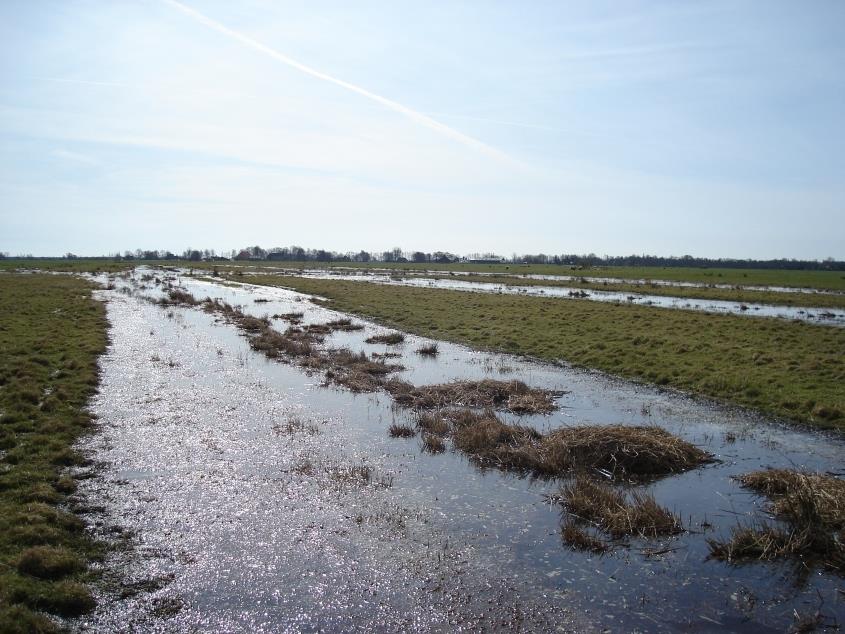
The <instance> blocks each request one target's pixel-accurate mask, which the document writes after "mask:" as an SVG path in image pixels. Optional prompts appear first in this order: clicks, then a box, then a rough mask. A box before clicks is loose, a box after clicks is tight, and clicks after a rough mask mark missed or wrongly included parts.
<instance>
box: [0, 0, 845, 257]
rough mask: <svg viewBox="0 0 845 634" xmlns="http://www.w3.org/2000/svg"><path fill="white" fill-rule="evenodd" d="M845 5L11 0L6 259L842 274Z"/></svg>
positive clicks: (4, 170)
mask: <svg viewBox="0 0 845 634" xmlns="http://www.w3.org/2000/svg"><path fill="white" fill-rule="evenodd" d="M843 32H845V3H842V2H838V1H831V2H822V1H813V2H808V3H795V2H769V1H767V2H743V1H737V0H731V1H729V2H689V3H683V2H620V1H612V2H606V3H604V2H587V3H583V2H582V3H565V2H557V1H555V2H530V3H522V2H520V3H517V2H507V3H506V2H401V1H393V2H328V1H326V2H271V1H269V0H263V1H262V0H247V1H243V2H237V3H234V2H223V1H209V2H205V1H200V0H186V2H185V3H184V4H179V3H176V2H172V1H168V0H135V1H131V2H130V1H128V0H127V1H126V2H119V1H114V2H101V1H94V0H83V1H74V0H58V1H55V2H50V1H37V0H19V1H18V0H6V1H5V2H3V3H0V139H1V140H2V143H0V251H7V252H10V253H12V254H16V253H34V254H40V255H51V254H62V253H64V252H66V251H73V252H75V253H80V254H101V253H108V252H114V251H124V250H126V249H136V248H161V249H171V250H174V251H182V250H183V249H185V248H187V247H194V248H215V249H217V250H218V251H223V250H229V249H232V248H236V247H240V246H245V245H248V244H260V245H262V246H265V247H271V246H285V245H290V244H299V245H303V246H306V247H315V248H327V249H333V250H338V251H346V250H352V249H360V248H364V249H369V250H383V249H386V248H390V247H393V246H401V247H403V248H404V249H421V250H426V251H433V250H450V251H455V252H460V253H467V252H474V251H495V252H499V253H502V254H510V253H512V252H518V253H523V252H532V253H536V252H546V253H570V252H576V253H588V252H595V253H598V254H627V253H657V254H661V255H682V254H686V253H689V254H693V255H701V256H711V257H756V258H768V257H796V258H824V257H828V256H832V257H836V258H838V259H845V158H843V148H845V116H843V115H845V71H844V70H843V69H845V38H843V37H842V33H843Z"/></svg>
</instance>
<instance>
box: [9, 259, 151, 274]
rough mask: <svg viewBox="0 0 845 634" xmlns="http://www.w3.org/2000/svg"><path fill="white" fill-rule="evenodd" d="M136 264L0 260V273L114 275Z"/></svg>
mask: <svg viewBox="0 0 845 634" xmlns="http://www.w3.org/2000/svg"><path fill="white" fill-rule="evenodd" d="M135 265H136V262H130V261H127V262H116V261H114V260H109V259H89V258H79V259H76V260H67V259H65V258H44V259H41V258H39V259H37V260H22V259H17V258H8V259H4V260H0V271H14V270H24V271H34V270H38V271H57V272H65V273H100V272H106V273H114V272H118V271H125V270H126V269H131V268H132V267H133V266H135Z"/></svg>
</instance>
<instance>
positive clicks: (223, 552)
mask: <svg viewBox="0 0 845 634" xmlns="http://www.w3.org/2000/svg"><path fill="white" fill-rule="evenodd" d="M139 274H140V273H139V272H137V273H136V274H135V275H136V276H137V275H139ZM174 282H178V283H180V284H181V286H183V287H184V288H186V289H187V290H189V291H190V292H192V293H193V294H194V295H195V296H196V297H197V298H203V297H206V296H210V297H216V298H221V299H223V300H224V301H228V302H230V303H232V304H234V305H241V306H242V308H243V310H244V312H247V313H250V314H254V315H256V316H263V315H273V314H277V313H286V312H291V311H303V312H304V313H305V319H304V321H305V323H321V322H325V321H328V320H330V319H336V318H338V317H339V316H342V315H341V314H339V313H336V312H334V311H330V310H327V309H325V308H322V307H319V306H317V305H315V304H312V303H311V302H309V300H308V297H307V296H304V295H300V294H298V293H294V292H291V291H287V290H284V289H273V288H266V287H254V286H247V285H235V286H222V285H218V284H214V283H209V282H205V281H200V280H196V279H191V278H187V277H184V278H181V279H177V280H174ZM142 286H149V287H150V288H146V289H144V288H142ZM122 289H124V290H122ZM158 292H159V291H158V290H157V289H155V288H152V283H151V282H148V283H141V282H140V280H139V278H138V277H136V278H134V279H131V280H129V281H127V282H121V281H119V280H118V282H117V288H116V289H115V290H111V291H102V292H101V294H102V297H103V298H104V299H105V300H107V302H108V305H107V306H108V316H109V320H110V323H111V325H112V328H111V331H110V334H111V345H110V347H109V350H108V352H107V354H106V355H104V357H103V358H102V359H101V367H102V384H101V389H100V393H99V395H98V396H97V397H96V398H95V400H94V402H93V411H94V413H95V414H96V415H97V417H98V420H99V429H98V433H97V434H95V435H92V436H91V437H90V438H88V439H87V440H86V441H85V442H84V447H83V448H84V449H85V450H87V451H88V452H89V453H90V455H92V457H94V458H95V459H96V460H97V461H99V462H100V463H101V469H99V470H96V471H95V472H94V477H92V478H90V479H87V480H83V481H82V486H81V487H80V494H79V495H80V497H81V500H83V501H87V502H88V504H89V505H94V506H96V505H101V506H102V508H100V509H97V508H92V509H91V513H90V515H89V519H90V521H91V522H92V524H94V525H95V526H96V527H97V530H98V532H99V533H100V534H101V535H103V536H106V537H108V538H109V539H113V540H116V541H121V539H123V540H125V541H127V542H128V543H129V544H130V545H131V548H129V549H118V550H116V551H115V552H114V554H113V555H111V559H110V561H109V562H107V564H108V565H109V566H110V567H111V568H115V569H117V570H118V571H119V575H118V578H119V579H120V580H121V582H122V584H123V591H122V595H123V596H121V592H117V593H115V592H114V591H113V590H110V589H108V588H107V587H104V588H103V589H102V591H101V597H100V599H101V602H100V606H99V607H98V609H97V611H96V612H95V613H94V614H93V615H91V616H88V617H86V618H85V620H84V621H79V622H78V623H76V624H75V625H76V626H77V627H78V629H83V630H84V629H94V630H99V631H113V630H123V631H125V630H132V631H146V632H171V631H172V632H177V631H178V632H182V631H215V632H218V631H221V632H242V631H251V632H277V631H397V630H398V631H460V630H467V629H471V630H477V629H488V630H491V629H492V630H500V629H501V630H517V631H518V630H521V629H525V630H530V631H554V630H560V631H578V632H582V631H611V632H617V631H619V632H631V631H666V632H679V631H681V632H725V631H729V632H730V631H733V632H782V631H785V630H786V629H788V628H789V627H790V625H791V624H792V622H793V619H794V614H795V613H796V612H797V613H798V614H801V615H805V614H812V613H815V611H816V610H820V611H821V613H822V614H823V615H824V616H825V617H826V618H829V619H836V620H837V621H838V622H839V623H842V622H843V621H845V596H843V594H842V591H841V590H840V588H841V587H842V579H841V577H835V576H831V575H829V574H827V573H823V572H820V571H818V570H811V571H807V572H806V574H803V575H799V576H796V575H795V569H794V565H793V564H789V563H783V564H756V565H746V566H740V567H733V566H729V565H727V564H724V563H722V562H718V561H708V560H707V552H708V550H707V544H706V538H707V537H725V536H726V535H727V534H728V533H729V531H730V529H731V527H733V526H735V525H736V524H737V522H738V521H748V520H750V519H753V518H761V517H763V516H764V515H763V510H762V502H761V501H760V500H758V499H757V498H755V497H754V496H752V495H750V494H749V493H748V492H746V491H744V490H742V489H741V488H739V487H738V486H737V485H736V484H735V483H734V481H733V480H732V479H731V476H734V475H738V474H742V473H746V472H749V471H752V470H755V469H760V468H764V467H789V468H801V469H805V468H806V469H810V470H814V471H828V472H833V473H841V472H842V471H843V469H845V463H844V462H843V456H845V451H843V450H845V442H843V440H842V439H841V438H836V437H832V436H828V435H825V434H822V433H818V432H804V431H799V430H794V429H789V428H785V427H781V426H779V425H776V424H774V423H771V422H767V421H765V420H760V419H758V418H756V417H754V416H751V415H749V414H746V413H743V412H739V411H734V410H728V409H725V408H721V407H716V406H713V405H712V404H710V403H707V402H702V401H696V400H692V399H689V398H686V397H684V396H682V395H679V394H676V393H674V392H670V391H666V390H659V389H656V388H648V387H643V386H637V385H634V384H632V383H629V382H623V381H617V380H613V379H609V378H607V377H605V376H603V375H600V374H595V373H589V372H583V371H576V370H573V369H570V368H568V367H565V366H555V365H551V364H543V363H535V362H533V361H530V360H525V359H520V358H516V357H512V356H507V355H499V354H489V353H482V352H476V351H472V350H470V349H468V348H465V347H462V346H458V345H454V344H450V343H445V342H438V345H439V349H440V354H439V356H438V357H437V358H435V359H429V358H425V357H421V356H420V355H417V354H415V353H414V350H416V349H417V348H418V347H419V346H420V345H421V344H423V343H427V342H428V341H429V340H426V339H422V338H418V337H413V336H407V337H406V341H405V343H404V344H402V345H400V346H384V345H370V344H366V343H364V339H365V338H367V337H369V336H371V335H372V334H375V333H381V332H384V329H383V328H381V327H379V326H376V325H373V324H370V323H368V322H364V321H360V320H356V321H360V323H363V324H365V326H366V328H365V330H364V331H360V332H350V333H343V332H338V333H335V334H333V335H331V336H330V337H329V338H328V339H327V341H326V345H329V346H332V347H342V346H347V347H349V348H351V349H353V350H356V351H357V350H366V351H367V352H372V351H378V352H384V351H387V350H391V351H395V352H397V353H399V354H400V355H401V357H400V358H398V359H396V361H397V362H400V363H402V364H403V365H404V366H406V368H407V370H405V371H404V372H402V373H400V374H399V376H400V378H403V379H405V380H407V381H411V382H413V383H415V384H423V383H432V382H442V381H447V380H452V379H459V378H460V379H478V378H484V377H491V378H507V379H511V378H519V379H522V380H524V381H526V382H527V383H529V384H530V385H532V386H537V387H545V388H549V389H555V390H563V391H565V392H566V393H565V394H564V395H563V396H562V397H561V398H560V400H559V405H560V409H559V411H557V412H555V413H553V414H552V415H548V416H523V417H521V419H520V422H522V423H523V424H529V425H533V426H535V427H537V428H538V429H541V430H548V429H552V428H557V427H560V426H572V425H581V424H599V425H602V424H612V423H623V424H630V425H641V424H655V425H660V426H661V427H664V428H666V429H668V430H669V431H671V432H673V433H675V434H678V435H680V436H682V437H683V438H685V439H687V440H689V441H691V442H693V443H695V444H697V445H699V446H700V447H702V448H704V449H706V450H707V451H710V452H711V453H713V454H714V455H715V456H716V457H717V458H718V459H719V461H718V462H715V463H713V464H711V465H706V466H704V467H702V468H699V469H696V470H693V471H690V472H687V473H684V474H680V475H676V476H672V477H668V478H664V479H662V480H659V481H657V482H655V483H652V484H650V485H646V486H645V487H644V488H646V489H648V490H649V491H650V492H652V493H653V494H654V495H655V496H656V498H657V500H658V502H660V503H661V504H663V505H665V506H668V507H669V508H670V509H672V510H673V511H675V512H677V513H678V514H679V515H680V516H681V517H682V518H683V520H684V525H685V527H686V528H688V531H687V532H686V533H684V534H682V535H679V536H675V537H671V538H661V539H639V538H631V539H629V540H627V541H626V542H625V543H624V544H623V543H619V544H617V545H616V547H615V548H614V550H613V551H612V552H610V553H609V554H605V555H604V556H598V555H592V554H585V553H580V552H573V551H571V550H569V549H568V548H567V547H566V546H565V545H564V544H562V542H561V539H560V522H561V514H560V509H559V507H558V506H556V505H554V504H550V503H548V502H547V501H546V498H545V496H546V495H547V494H550V493H554V492H555V491H556V490H557V488H558V486H559V485H560V482H556V481H542V480H532V479H530V478H524V477H518V476H515V475H513V474H509V473H503V472H500V471H497V470H493V469H487V470H483V469H480V468H478V467H477V466H475V465H474V464H473V463H471V462H470V461H469V460H468V459H467V458H466V457H465V456H463V455H462V454H460V453H458V452H456V451H453V450H451V449H449V450H447V451H446V452H444V453H442V454H439V455H429V454H426V453H423V452H422V450H421V447H420V441H419V439H417V438H413V439H394V438H390V437H389V436H388V433H387V428H388V426H389V425H390V424H391V423H392V422H411V423H412V422H413V417H412V416H411V414H410V413H409V412H407V411H405V410H402V409H397V408H395V407H394V406H393V405H392V403H391V399H390V397H389V395H387V394H384V393H379V394H359V395H355V394H352V393H349V392H347V391H344V390H342V389H337V388H328V387H323V386H321V382H322V377H321V376H319V375H318V374H314V375H308V374H307V373H305V372H304V371H303V370H302V369H299V368H296V367H294V366H290V365H286V364H284V363H281V362H277V361H270V360H268V359H266V358H265V357H263V356H262V355H260V354H258V353H256V352H254V351H252V350H251V349H250V347H249V345H248V342H247V339H246V338H245V337H244V336H242V335H240V334H239V333H238V332H237V330H236V329H235V327H234V326H232V325H230V324H227V323H224V322H221V321H219V320H217V319H216V318H215V316H213V315H209V314H206V313H204V312H202V311H201V310H198V309H192V308H170V307H168V308H162V307H160V306H157V305H153V304H151V303H149V302H147V301H144V300H143V299H142V298H141V297H140V296H141V295H143V294H148V295H153V296H155V295H156V294H157V293H158ZM256 299H260V300H267V301H261V302H256V301H255V300H256ZM285 326H286V324H285V323H284V322H280V321H274V327H276V328H278V329H284V327H285ZM505 418H509V419H516V418H517V417H515V416H505ZM362 466H366V467H369V479H364V478H355V477H351V476H350V475H349V468H351V467H358V468H360V467H362ZM115 535H118V536H120V535H123V537H122V538H121V539H118V538H116V537H115Z"/></svg>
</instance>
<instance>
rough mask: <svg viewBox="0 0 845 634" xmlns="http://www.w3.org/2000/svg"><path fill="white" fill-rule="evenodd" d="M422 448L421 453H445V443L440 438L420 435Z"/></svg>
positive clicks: (433, 435) (432, 435) (425, 434)
mask: <svg viewBox="0 0 845 634" xmlns="http://www.w3.org/2000/svg"><path fill="white" fill-rule="evenodd" d="M422 448H423V451H426V452H428V453H443V452H444V451H446V443H445V442H443V439H442V438H441V437H440V436H436V435H435V434H428V433H424V434H423V435H422Z"/></svg>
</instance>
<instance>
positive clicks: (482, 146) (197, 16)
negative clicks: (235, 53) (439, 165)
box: [163, 0, 512, 161]
mask: <svg viewBox="0 0 845 634" xmlns="http://www.w3.org/2000/svg"><path fill="white" fill-rule="evenodd" d="M163 1H164V2H166V3H167V4H169V5H170V6H172V7H174V8H176V9H179V10H180V11H181V12H182V13H184V14H185V15H187V16H189V17H191V18H193V19H194V20H196V21H197V22H199V23H200V24H203V25H204V26H207V27H208V28H210V29H213V30H215V31H218V32H219V33H222V34H223V35H226V36H228V37H230V38H232V39H233V40H237V41H238V42H240V43H241V44H243V45H244V46H246V47H248V48H251V49H253V50H256V51H258V52H260V53H264V54H265V55H267V56H268V57H272V58H273V59H275V60H276V61H278V62H281V63H282V64H286V65H287V66H291V67H292V68H296V69H297V70H299V71H302V72H303V73H305V74H307V75H311V76H312V77H316V78H317V79H322V80H323V81H327V82H329V83H331V84H335V85H336V86H340V87H341V88H345V89H346V90H350V91H352V92H354V93H358V94H359V95H362V96H364V97H366V98H367V99H371V100H372V101H375V102H376V103H379V104H381V105H383V106H385V107H386V108H389V109H391V110H393V111H395V112H398V113H400V114H402V115H405V116H406V117H408V118H409V119H411V120H412V121H415V122H416V123H419V124H421V125H424V126H425V127H427V128H430V129H432V130H435V131H436V132H439V133H440V134H443V135H444V136H447V137H449V138H450V139H453V140H455V141H458V142H460V143H463V144H464V145H468V146H470V147H473V148H475V149H477V150H480V151H482V152H484V153H485V154H487V155H489V156H493V157H496V158H498V159H505V160H508V161H511V160H512V159H511V158H510V157H509V156H508V155H507V154H505V153H504V152H502V151H500V150H497V149H496V148H494V147H491V146H489V145H487V144H486V143H483V142H482V141H479V140H478V139H474V138H472V137H471V136H467V135H466V134H463V133H462V132H458V131H457V130H455V129H453V128H450V127H449V126H447V125H444V124H442V123H440V122H439V121H435V120H434V119H432V118H431V117H427V116H426V115H424V114H422V113H421V112H417V111H416V110H413V109H411V108H408V107H407V106H403V105H402V104H401V103H397V102H395V101H393V100H392V99H388V98H387V97H382V96H381V95H377V94H375V93H373V92H370V91H369V90H367V89H365V88H361V87H360V86H356V85H355V84H350V83H349V82H347V81H343V80H342V79H338V78H337V77H332V76H331V75H327V74H326V73H322V72H320V71H318V70H316V69H314V68H311V67H310V66H306V65H305V64H302V63H301V62H298V61H296V60H295V59H291V58H290V57H288V56H287V55H283V54H282V53H280V52H279V51H277V50H275V49H272V48H270V47H269V46H267V45H266V44H262V43H261V42H259V41H257V40H254V39H252V38H251V37H249V36H247V35H244V34H243V33H239V32H238V31H235V30H233V29H230V28H229V27H227V26H224V25H223V24H220V23H219V22H217V21H216V20H212V19H211V18H209V17H208V16H207V15H204V14H202V13H200V12H199V11H197V10H195V9H192V8H191V7H188V6H186V5H184V4H182V3H181V2H178V1H177V0H163Z"/></svg>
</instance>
